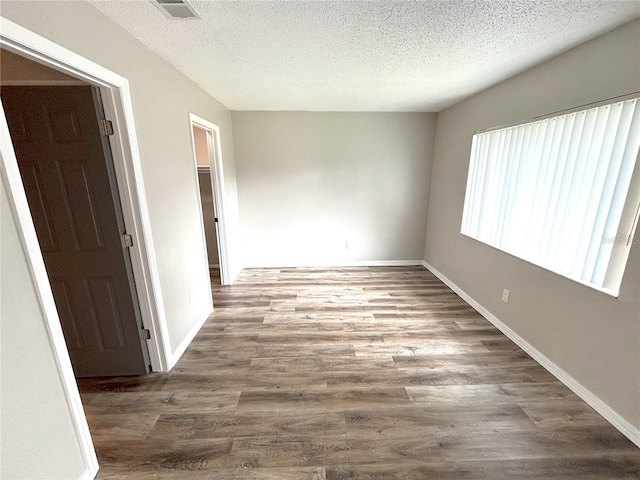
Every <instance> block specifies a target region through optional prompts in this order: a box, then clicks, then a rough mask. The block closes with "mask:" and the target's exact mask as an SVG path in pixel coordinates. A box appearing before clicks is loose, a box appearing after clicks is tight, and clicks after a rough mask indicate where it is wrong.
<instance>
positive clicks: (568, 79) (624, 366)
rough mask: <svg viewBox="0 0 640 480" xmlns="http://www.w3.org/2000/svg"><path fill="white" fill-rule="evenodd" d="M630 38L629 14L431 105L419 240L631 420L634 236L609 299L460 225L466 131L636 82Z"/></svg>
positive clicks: (623, 90)
mask: <svg viewBox="0 0 640 480" xmlns="http://www.w3.org/2000/svg"><path fill="white" fill-rule="evenodd" d="M639 47H640V21H636V22H633V23H631V24H627V25H625V26H622V27H620V28H618V29H617V30H614V31H612V32H610V33H607V34H605V35H603V36H601V37H599V38H597V39H594V40H592V41H590V42H588V43H586V44H583V45H581V46H579V47H577V48H575V49H573V50H570V51H568V52H567V53H565V54H563V55H561V56H559V57H557V58H555V59H553V60H550V61H548V62H546V63H544V64H541V65H539V66H537V67H535V68H533V69H531V70H529V71H527V72H525V73H523V74H521V75H518V76H516V77H514V78H512V79H510V80H508V81H505V82H503V83H501V84H499V85H497V86H495V87H492V88H490V89H489V90H486V91H485V92H483V93H480V94H478V95H476V96H474V97H472V98H469V99H467V100H465V101H464V102H462V103H459V104H457V105H455V106H453V107H451V108H448V109H447V110H444V111H442V112H440V113H439V114H438V123H437V130H436V142H435V151H434V163H433V171H432V178H431V195H430V200H429V217H428V224H427V233H426V242H425V260H426V261H427V262H428V263H429V264H431V265H433V266H434V267H435V268H436V269H437V270H439V271H440V272H441V273H443V274H444V275H445V276H446V277H448V278H449V279H450V280H451V281H453V282H454V283H455V284H457V285H458V286H459V287H460V288H462V290H464V291H465V292H466V293H468V294H469V295H470V296H471V297H472V298H474V299H475V300H476V301H478V302H479V303H480V304H481V305H482V306H484V307H485V308H486V309H488V310H489V311H490V312H491V313H492V314H493V315H495V316H496V317H497V318H498V319H500V320H501V321H502V322H504V323H505V324H506V325H507V326H508V327H510V328H511V329H512V330H514V331H515V332H516V333H517V334H519V335H520V336H521V337H523V338H524V339H525V340H526V341H527V342H529V343H530V344H531V345H533V346H534V347H535V348H536V349H538V350H539V351H540V352H542V353H543V354H544V355H545V356H546V357H548V358H549V359H550V360H551V361H552V362H554V363H555V364H556V365H557V366H559V367H560V368H561V369H563V370H564V371H565V372H567V373H568V374H569V375H570V376H571V377H573V378H574V379H575V380H577V381H578V382H579V383H580V384H581V385H582V386H584V387H585V388H587V389H588V390H589V391H590V392H591V393H593V394H594V395H595V396H597V397H598V398H599V399H601V400H602V401H604V402H605V403H606V404H607V405H608V406H610V407H611V408H612V409H613V410H614V411H615V412H617V414H619V415H620V416H621V417H622V418H623V419H624V420H626V421H627V422H628V423H629V424H631V425H632V426H634V427H635V428H636V429H639V428H640V373H639V372H640V304H639V301H640V295H639V293H638V292H640V281H639V280H640V279H639V277H640V244H639V243H638V242H635V243H634V245H633V247H632V249H631V256H630V258H629V263H628V265H627V270H626V273H625V276H624V279H623V282H622V288H621V291H620V296H619V298H617V299H616V298H612V297H610V296H608V295H606V294H603V293H600V292H597V291H595V290H592V289H590V288H588V287H585V286H582V285H580V284H578V283H575V282H573V281H571V280H568V279H565V278H564V277H561V276H558V275H556V274H553V273H551V272H548V271H546V270H543V269H541V268H538V267H535V266H533V265H531V264H528V263H527V262H524V261H522V260H519V259H517V258H514V257H511V256H510V255H507V254H505V253H502V252H500V251H498V250H496V249H493V248H491V247H488V246H487V245H484V244H482V243H479V242H477V241H474V240H472V239H470V238H468V237H464V236H462V235H460V233H459V232H460V223H461V219H462V208H463V201H464V193H465V187H466V180H467V169H468V165H469V153H470V147H471V137H472V135H473V132H474V131H475V130H479V129H484V128H489V127H492V126H496V125H503V124H508V123H511V122H515V121H519V120H524V119H528V118H531V117H533V116H536V115H542V114H546V113H551V112H555V111H558V110H562V109H566V108H570V107H575V106H579V105H583V104H586V103H589V102H594V101H598V100H603V99H606V98H610V97H614V96H616V95H622V94H627V93H631V92H637V91H640V56H639V55H638V48H639ZM636 235H638V233H636ZM503 288H507V289H509V290H510V291H511V297H510V300H509V303H508V304H506V303H503V302H501V294H502V289H503Z"/></svg>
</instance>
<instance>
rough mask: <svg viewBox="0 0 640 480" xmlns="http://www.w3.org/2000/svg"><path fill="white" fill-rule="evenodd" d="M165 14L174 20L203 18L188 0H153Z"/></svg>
mask: <svg viewBox="0 0 640 480" xmlns="http://www.w3.org/2000/svg"><path fill="white" fill-rule="evenodd" d="M151 3H153V4H154V5H155V6H156V7H158V9H160V11H161V12H162V13H164V15H165V16H166V17H168V18H171V19H173V20H184V19H189V18H201V17H200V15H199V14H198V12H196V9H195V8H193V5H191V4H190V3H189V2H188V0H151Z"/></svg>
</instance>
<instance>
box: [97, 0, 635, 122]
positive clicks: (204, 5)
mask: <svg viewBox="0 0 640 480" xmlns="http://www.w3.org/2000/svg"><path fill="white" fill-rule="evenodd" d="M90 1H91V2H92V3H93V4H94V5H95V6H96V7H97V8H98V9H99V10H101V11H102V12H104V13H105V14H107V15H108V16H109V17H111V18H112V19H113V20H114V21H115V22H117V23H118V24H120V25H121V26H123V27H124V28H125V29H126V30H128V31H129V32H131V33H132V34H133V35H134V36H135V37H137V38H138V39H140V40H141V41H142V42H143V43H145V44H146V45H147V46H149V47H150V48H151V49H152V50H154V51H155V52H156V53H158V54H159V55H160V56H162V57H163V58H165V59H166V60H168V61H169V62H170V63H171V64H173V65H174V66H175V67H176V68H177V69H178V70H180V71H182V72H183V73H185V74H186V75H187V76H189V77H190V78H192V79H193V80H194V81H195V82H196V83H198V84H199V85H200V86H202V87H203V88H204V89H205V90H206V91H207V92H209V93H210V94H211V95H213V96H214V97H215V98H217V99H218V100H220V101H221V102H222V103H224V104H225V105H226V106H227V107H228V108H230V109H232V110H316V111H326V110H329V111H432V112H435V111H439V110H441V109H443V108H446V107H447V106H450V105H452V104H454V103H456V102H458V101H460V100H461V99H463V98H465V97H467V96H469V95H472V94H474V93H476V92H478V91H481V90H483V89H485V88H487V87H489V86H491V85H493V84H495V83H497V82H499V81H501V80H504V79H506V78H508V77H510V76H513V75H515V74H516V73H518V72H521V71H523V70H525V69H527V68H529V67H531V66H533V65H536V64H538V63H540V62H542V61H544V60H546V59H549V58H551V57H553V56H556V55H558V54H559V53H562V52H564V51H566V50H568V49H569V48H571V47H574V46H576V45H578V44H580V43H583V42H585V41H586V40H589V39H591V38H594V37H596V36H598V35H600V34H602V33H604V32H607V31H609V30H612V29H613V28H615V27H617V26H619V25H622V24H623V23H626V22H628V21H630V20H632V19H634V18H636V17H638V16H639V15H640V2H637V1H629V2H617V1H598V2H596V1H588V0H575V1H559V0H537V1H528V0H520V1H517V0H513V1H469V0H466V1H463V0H450V1H401V0H400V1H399V0H396V1H376V2H373V1H250V2H247V1H203V0H200V1H199V0H193V1H192V2H191V3H192V4H193V5H194V6H195V7H196V10H197V11H198V12H199V13H200V15H201V16H202V20H170V19H167V18H166V17H164V16H163V15H162V13H161V12H160V11H159V10H158V9H157V8H156V7H155V6H154V5H152V4H151V3H150V1H148V0H131V1H127V0H124V1H123V0H90Z"/></svg>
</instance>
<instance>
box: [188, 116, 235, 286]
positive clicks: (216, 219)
mask: <svg viewBox="0 0 640 480" xmlns="http://www.w3.org/2000/svg"><path fill="white" fill-rule="evenodd" d="M191 136H192V140H193V151H194V159H195V163H196V172H197V179H198V189H199V193H200V210H201V215H202V225H203V230H204V238H205V241H206V250H207V259H208V264H209V265H208V266H209V272H210V275H211V281H212V283H214V284H215V283H219V284H222V285H229V284H230V283H231V282H230V281H229V280H228V275H229V268H228V261H227V249H226V242H225V239H226V237H225V233H226V228H225V222H224V218H225V215H224V205H223V201H224V198H223V197H224V195H223V192H224V181H223V176H222V161H221V153H220V152H221V151H220V131H219V129H218V127H217V126H216V125H214V124H212V123H210V122H208V121H206V120H204V119H202V118H199V117H197V116H195V115H193V114H191Z"/></svg>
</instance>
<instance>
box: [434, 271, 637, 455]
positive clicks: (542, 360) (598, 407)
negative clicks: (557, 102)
mask: <svg viewBox="0 0 640 480" xmlns="http://www.w3.org/2000/svg"><path fill="white" fill-rule="evenodd" d="M422 265H423V266H424V268H426V269H427V270H429V271H430V272H431V273H433V274H434V275H435V276H436V277H438V278H439V279H440V280H441V281H442V282H443V283H444V284H445V285H447V286H448V287H449V288H450V289H451V290H453V291H454V292H455V293H456V294H458V296H459V297H460V298H462V299H463V300H464V301H465V302H467V303H468V304H469V305H470V306H471V307H473V308H474V309H475V310H476V311H477V312H478V313H479V314H480V315H482V316H483V317H484V318H486V319H487V320H488V321H489V322H491V323H492V324H493V325H494V326H495V327H496V328H497V329H498V330H500V331H501V332H502V333H504V334H505V335H506V336H507V337H508V338H509V339H510V340H512V341H513V342H514V343H515V344H516V345H518V346H519V347H520V348H522V350H524V351H525V352H527V353H528V354H529V355H530V356H531V357H532V358H533V359H534V360H535V361H536V362H538V363H539V364H540V365H542V367H544V368H545V369H546V370H547V371H548V372H549V373H551V374H552V375H553V376H554V377H556V378H557V379H558V380H560V381H561V382H562V383H563V384H564V385H565V386H567V387H568V388H569V389H570V390H572V391H573V393H575V394H576V395H578V396H579V397H580V398H581V399H582V400H584V401H585V402H587V403H588V404H589V405H590V406H591V407H592V408H593V409H594V410H595V411H596V412H598V413H599V414H600V415H602V416H603V417H604V418H605V420H607V421H608V422H609V423H611V425H613V426H614V427H615V428H616V429H617V430H618V431H620V433H622V434H623V435H624V436H625V437H627V438H628V439H629V440H631V441H632V442H633V443H634V444H636V445H637V446H638V447H640V429H638V428H637V427H635V426H634V425H632V424H631V423H629V422H628V421H627V420H625V419H624V418H622V417H621V416H620V414H618V413H617V412H616V411H615V410H613V409H612V408H611V407H610V406H609V405H607V404H606V403H605V402H604V401H603V400H602V399H600V398H599V397H598V396H596V395H595V394H594V393H593V392H591V391H590V390H589V389H587V388H586V387H585V386H584V385H582V384H581V383H580V382H578V381H577V380H576V379H575V378H573V377H572V376H571V375H569V374H568V373H567V372H565V371H564V370H563V369H562V368H560V367H559V366H558V365H556V364H555V363H554V362H553V361H552V360H551V359H549V358H548V357H547V356H546V355H544V354H543V353H542V352H540V351H539V350H538V349H537V348H535V347H534V346H533V345H531V344H530V343H529V342H527V341H526V340H525V339H524V338H522V337H521V336H520V335H518V334H517V333H516V332H514V331H513V330H512V329H511V328H510V327H508V326H507V325H506V324H505V323H504V322H502V321H501V320H499V319H498V318H497V317H496V316H495V315H494V314H493V313H491V312H490V311H489V310H487V309H486V308H484V307H483V306H482V305H481V304H480V303H479V302H477V301H476V300H475V299H474V298H473V297H471V296H470V295H469V294H467V293H466V292H465V291H464V290H462V289H461V288H460V287H459V286H458V285H456V284H455V283H454V282H452V281H451V280H450V279H449V278H447V277H446V276H445V275H444V274H443V273H441V272H440V271H438V270H437V269H436V268H435V267H434V266H432V265H430V264H429V263H427V262H426V261H423V262H422Z"/></svg>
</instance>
